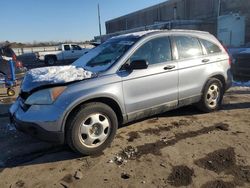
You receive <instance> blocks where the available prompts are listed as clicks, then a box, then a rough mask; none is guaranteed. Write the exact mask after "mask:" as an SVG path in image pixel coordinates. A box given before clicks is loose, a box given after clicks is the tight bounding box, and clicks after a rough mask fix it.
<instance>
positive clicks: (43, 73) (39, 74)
mask: <svg viewBox="0 0 250 188" xmlns="http://www.w3.org/2000/svg"><path fill="white" fill-rule="evenodd" d="M95 76H96V74H94V73H92V72H90V71H87V70H85V69H83V68H82V67H76V66H73V65H68V66H54V67H43V68H36V69H32V70H30V71H28V72H27V73H26V75H25V77H24V79H23V82H22V85H21V91H22V92H28V93H29V92H32V91H33V90H39V89H41V88H48V87H52V86H59V85H67V84H69V83H72V82H76V81H81V80H85V79H90V78H92V77H95Z"/></svg>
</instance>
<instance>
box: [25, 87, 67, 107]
mask: <svg viewBox="0 0 250 188" xmlns="http://www.w3.org/2000/svg"><path fill="white" fill-rule="evenodd" d="M66 88H67V87H54V88H51V89H44V90H41V91H37V92H35V93H33V94H32V95H31V96H29V97H28V99H27V100H26V101H25V104H28V105H43V104H44V105H46V104H52V103H53V102H54V101H55V100H56V99H57V97H58V96H59V95H61V93H62V92H63V91H64V90H65V89H66Z"/></svg>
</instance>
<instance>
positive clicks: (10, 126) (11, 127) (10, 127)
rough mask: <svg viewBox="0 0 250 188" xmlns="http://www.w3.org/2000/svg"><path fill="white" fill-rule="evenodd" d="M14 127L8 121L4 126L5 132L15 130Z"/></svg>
mask: <svg viewBox="0 0 250 188" xmlns="http://www.w3.org/2000/svg"><path fill="white" fill-rule="evenodd" d="M16 131H17V130H16V127H15V126H14V125H13V124H10V123H8V124H7V126H6V132H16Z"/></svg>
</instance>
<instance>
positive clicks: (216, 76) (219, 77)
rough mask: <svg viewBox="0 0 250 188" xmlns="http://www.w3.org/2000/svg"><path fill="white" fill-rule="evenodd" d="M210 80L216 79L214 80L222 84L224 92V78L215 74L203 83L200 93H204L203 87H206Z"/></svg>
mask: <svg viewBox="0 0 250 188" xmlns="http://www.w3.org/2000/svg"><path fill="white" fill-rule="evenodd" d="M211 78H216V79H218V80H220V81H221V83H222V86H223V91H225V88H226V80H225V77H224V76H223V75H222V74H215V75H212V76H210V77H209V78H208V79H207V80H206V81H205V83H204V84H203V88H202V91H201V92H202V93H203V92H204V89H205V87H206V84H207V82H208V80H210V79H211Z"/></svg>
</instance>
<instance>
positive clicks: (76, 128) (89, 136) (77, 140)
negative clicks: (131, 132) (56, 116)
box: [66, 102, 118, 155]
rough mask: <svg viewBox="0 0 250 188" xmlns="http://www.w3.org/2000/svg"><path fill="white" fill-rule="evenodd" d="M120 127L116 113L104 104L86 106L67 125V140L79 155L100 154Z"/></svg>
mask: <svg viewBox="0 0 250 188" xmlns="http://www.w3.org/2000/svg"><path fill="white" fill-rule="evenodd" d="M117 127H118V120H117V117H116V114H115V112H114V111H113V110H112V108H110V107H109V106H108V105H106V104H103V103H97V102H96V103H88V104H84V105H83V106H82V107H81V109H80V110H79V111H77V112H76V113H75V114H73V115H72V116H71V117H70V119H69V122H68V124H67V130H66V140H67V143H68V145H69V146H70V147H71V148H72V149H73V150H75V151H77V152H78V153H81V154H83V155H92V154H96V153H100V152H101V151H102V150H104V149H105V148H106V147H107V146H109V145H110V143H111V142H112V141H113V139H114V137H115V134H116V130H117Z"/></svg>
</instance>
